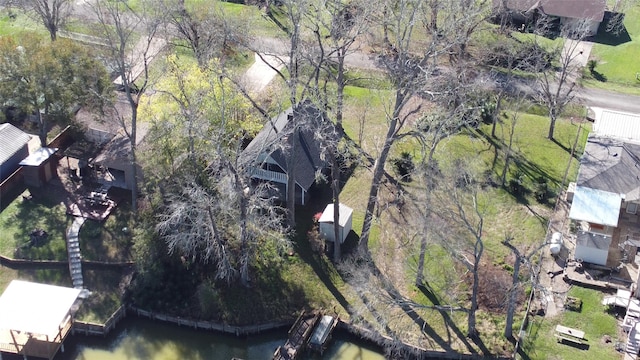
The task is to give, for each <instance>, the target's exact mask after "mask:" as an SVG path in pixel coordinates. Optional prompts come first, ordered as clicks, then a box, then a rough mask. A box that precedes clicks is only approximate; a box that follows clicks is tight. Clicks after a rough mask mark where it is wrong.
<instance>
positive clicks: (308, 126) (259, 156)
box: [241, 101, 329, 190]
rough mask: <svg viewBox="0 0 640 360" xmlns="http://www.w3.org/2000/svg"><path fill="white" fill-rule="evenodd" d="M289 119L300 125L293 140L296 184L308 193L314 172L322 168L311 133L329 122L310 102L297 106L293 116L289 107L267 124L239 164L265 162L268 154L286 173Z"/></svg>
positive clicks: (246, 149) (245, 150) (317, 148)
mask: <svg viewBox="0 0 640 360" xmlns="http://www.w3.org/2000/svg"><path fill="white" fill-rule="evenodd" d="M292 118H296V124H297V125H299V126H300V128H299V129H300V130H299V132H298V136H297V137H296V139H295V141H296V143H295V149H296V152H295V154H294V160H293V162H294V164H295V169H294V176H295V181H296V182H297V183H298V184H299V185H300V186H301V187H302V188H304V189H305V190H308V189H309V188H310V187H311V185H312V184H313V182H314V181H315V178H316V170H318V169H320V168H322V167H323V166H324V162H323V161H322V159H321V158H320V155H321V149H320V146H319V144H318V141H317V140H316V139H315V133H314V132H315V131H317V129H319V128H323V127H325V126H326V125H327V124H328V123H329V122H328V121H326V120H325V118H324V114H323V113H322V112H321V111H320V110H319V109H318V108H316V107H315V106H314V105H313V104H312V103H311V102H309V101H304V102H302V103H300V104H299V105H298V107H297V109H296V112H295V113H294V111H293V109H292V108H290V109H288V110H286V111H284V112H282V113H280V114H279V115H278V116H277V117H275V118H273V119H271V120H270V121H268V122H267V123H266V124H265V125H264V127H263V128H262V130H261V131H260V133H258V135H257V136H256V137H255V138H254V139H253V140H252V141H251V142H250V143H249V145H248V146H247V147H246V148H245V149H244V151H243V153H242V160H241V161H242V162H245V163H246V162H254V163H259V162H261V161H264V159H263V155H270V156H271V158H272V159H273V160H274V161H275V162H276V163H277V164H278V166H280V167H281V168H282V169H283V170H284V171H285V172H287V173H288V167H287V155H288V152H289V151H290V149H291V144H292V143H291V138H292V131H291V130H292V129H291V124H293V123H292V122H291V119H292Z"/></svg>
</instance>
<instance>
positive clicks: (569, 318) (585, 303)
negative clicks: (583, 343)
mask: <svg viewBox="0 0 640 360" xmlns="http://www.w3.org/2000/svg"><path fill="white" fill-rule="evenodd" d="M569 295H570V296H574V297H578V298H580V299H582V311H581V312H573V311H565V312H564V313H562V314H560V315H558V316H557V317H555V318H550V319H547V318H543V317H539V316H536V317H534V318H532V321H531V323H530V325H529V328H528V331H527V335H526V337H525V343H524V350H525V351H526V353H527V355H528V356H529V358H530V359H532V360H537V359H540V360H543V359H558V360H559V359H567V360H569V359H581V358H582V359H617V358H619V357H620V355H619V354H618V353H617V352H616V351H615V350H614V348H613V345H614V343H615V342H616V340H618V329H617V321H616V319H615V317H613V316H612V315H610V314H608V313H607V312H606V311H605V307H604V306H603V305H602V304H601V303H600V302H601V301H602V297H603V294H602V293H601V292H599V291H597V290H591V289H585V288H579V287H573V288H572V289H571V290H570V291H569ZM558 324H561V325H564V326H568V327H571V328H575V329H579V330H582V331H584V332H585V338H586V339H587V343H588V344H589V348H588V350H582V349H578V348H576V347H573V346H571V345H567V344H565V343H559V342H557V341H556V338H555V336H554V331H555V327H556V325H558ZM604 335H609V336H611V338H612V340H613V341H612V342H611V343H608V344H607V343H604V342H603V341H602V340H601V339H602V337H603V336H604ZM619 340H622V339H619Z"/></svg>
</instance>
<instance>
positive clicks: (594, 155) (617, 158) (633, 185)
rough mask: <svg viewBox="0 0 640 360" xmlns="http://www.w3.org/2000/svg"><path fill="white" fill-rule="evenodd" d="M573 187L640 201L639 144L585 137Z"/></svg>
mask: <svg viewBox="0 0 640 360" xmlns="http://www.w3.org/2000/svg"><path fill="white" fill-rule="evenodd" d="M577 185H578V186H582V187H588V188H592V189H599V190H604V191H608V192H612V193H618V194H624V197H625V201H638V200H640V143H635V142H625V141H623V140H618V139H613V138H610V137H604V136H598V135H594V134H591V135H589V138H588V139H587V144H586V146H585V149H584V154H583V155H582V158H581V159H580V170H579V171H578V180H577ZM616 214H617V213H616Z"/></svg>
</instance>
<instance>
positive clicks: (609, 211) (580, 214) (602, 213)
mask: <svg viewBox="0 0 640 360" xmlns="http://www.w3.org/2000/svg"><path fill="white" fill-rule="evenodd" d="M621 203H622V195H621V194H616V193H612V192H608V191H603V190H597V189H591V188H588V187H582V186H576V191H575V193H574V195H573V202H572V203H571V210H570V211H569V218H570V219H573V220H579V221H588V222H590V223H592V224H600V225H606V226H613V227H616V226H618V215H619V214H620V205H621Z"/></svg>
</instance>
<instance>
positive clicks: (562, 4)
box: [493, 0, 607, 21]
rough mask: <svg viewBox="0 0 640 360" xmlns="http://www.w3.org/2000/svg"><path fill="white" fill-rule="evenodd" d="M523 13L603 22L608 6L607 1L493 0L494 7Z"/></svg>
mask: <svg viewBox="0 0 640 360" xmlns="http://www.w3.org/2000/svg"><path fill="white" fill-rule="evenodd" d="M503 5H504V6H506V8H507V9H510V10H516V11H521V12H529V11H533V10H536V9H537V10H539V11H541V12H542V13H544V14H546V15H551V16H559V17H567V18H573V19H591V20H596V21H602V19H603V18H604V12H605V10H606V7H607V4H606V1H605V0H493V6H494V7H501V6H503Z"/></svg>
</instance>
